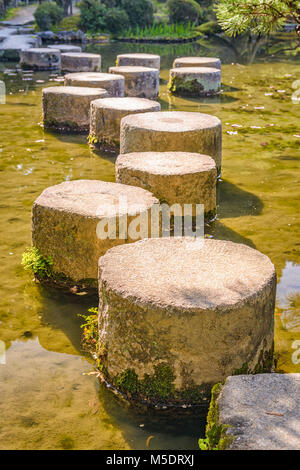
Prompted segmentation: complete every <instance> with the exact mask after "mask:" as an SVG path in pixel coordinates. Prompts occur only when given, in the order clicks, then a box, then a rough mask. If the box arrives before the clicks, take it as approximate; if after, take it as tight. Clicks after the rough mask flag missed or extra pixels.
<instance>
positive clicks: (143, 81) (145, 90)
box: [109, 65, 159, 100]
mask: <svg viewBox="0 0 300 470" xmlns="http://www.w3.org/2000/svg"><path fill="white" fill-rule="evenodd" d="M109 72H110V73H115V74H117V75H123V77H124V78H125V95H126V96H132V97H138V98H148V99H150V100H151V99H156V98H157V96H158V92H159V71H158V70H157V69H155V68H149V67H139V66H125V65H124V66H120V67H110V68H109Z"/></svg>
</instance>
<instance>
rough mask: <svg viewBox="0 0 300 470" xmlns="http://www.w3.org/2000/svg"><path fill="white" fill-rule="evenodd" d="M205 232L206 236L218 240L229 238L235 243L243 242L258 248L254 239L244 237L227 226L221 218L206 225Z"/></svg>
mask: <svg viewBox="0 0 300 470" xmlns="http://www.w3.org/2000/svg"><path fill="white" fill-rule="evenodd" d="M205 234H206V236H208V237H209V236H210V237H212V238H216V239H217V240H229V241H232V242H235V243H242V244H244V245H248V246H250V247H251V248H256V246H255V245H254V243H253V242H252V240H250V239H249V238H246V237H243V236H242V235H240V234H239V233H237V232H235V231H234V230H231V229H230V228H228V227H226V225H224V224H222V223H221V222H220V221H219V220H216V221H214V222H212V223H211V224H209V225H206V226H205Z"/></svg>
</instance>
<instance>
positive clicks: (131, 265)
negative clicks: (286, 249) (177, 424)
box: [99, 237, 276, 405]
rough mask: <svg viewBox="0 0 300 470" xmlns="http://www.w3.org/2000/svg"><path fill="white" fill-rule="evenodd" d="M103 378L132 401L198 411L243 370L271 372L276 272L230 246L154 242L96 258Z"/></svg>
mask: <svg viewBox="0 0 300 470" xmlns="http://www.w3.org/2000/svg"><path fill="white" fill-rule="evenodd" d="M99 294H100V303H99V335H100V336H99V355H100V361H101V364H102V370H103V375H104V378H105V379H106V380H107V381H108V382H109V383H111V384H113V385H114V386H115V387H116V388H117V389H118V390H119V391H121V392H123V393H124V394H127V395H128V397H131V398H133V399H136V400H141V401H148V402H150V403H160V404H163V403H165V404H167V405H172V404H174V403H175V404H178V403H179V404H183V405H188V404H195V403H199V402H202V400H203V399H205V398H207V397H208V396H209V393H210V389H211V387H212V386H213V384H215V383H216V382H219V381H222V380H224V379H225V378H226V377H227V376H229V375H231V374H233V373H234V372H235V371H238V370H239V369H241V368H243V367H245V366H244V364H247V369H248V370H249V372H251V371H260V370H267V371H269V370H270V368H271V365H272V354H273V321H274V320H273V319H274V316H273V315H274V305H275V294H276V273H275V268H274V266H273V264H272V263H271V261H270V259H269V258H268V257H267V256H265V255H263V254H261V253H260V252H258V251H257V250H254V249H253V248H249V247H248V246H246V245H241V244H237V243H232V242H229V241H224V240H210V239H192V238H188V237H186V238H180V237H179V238H151V239H147V240H141V241H139V242H136V243H132V244H129V245H126V246H118V247H114V248H112V249H111V250H109V251H108V252H107V253H106V254H105V255H104V256H103V257H102V258H100V260H99Z"/></svg>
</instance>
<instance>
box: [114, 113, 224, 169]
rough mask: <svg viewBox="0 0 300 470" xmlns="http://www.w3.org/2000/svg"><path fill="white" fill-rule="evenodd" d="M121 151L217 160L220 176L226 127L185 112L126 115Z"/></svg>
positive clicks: (216, 121)
mask: <svg viewBox="0 0 300 470" xmlns="http://www.w3.org/2000/svg"><path fill="white" fill-rule="evenodd" d="M120 151H121V153H132V152H161V151H164V152H169V151H172V152H191V153H201V154H204V155H209V156H210V157H212V158H213V159H214V160H215V162H216V166H217V171H218V174H219V173H220V171H221V159H222V124H221V121H220V120H219V119H218V118H217V117H215V116H210V115H208V114H202V113H193V112H184V111H164V112H160V113H146V114H139V115H135V116H126V117H125V118H123V119H122V121H121V133H120Z"/></svg>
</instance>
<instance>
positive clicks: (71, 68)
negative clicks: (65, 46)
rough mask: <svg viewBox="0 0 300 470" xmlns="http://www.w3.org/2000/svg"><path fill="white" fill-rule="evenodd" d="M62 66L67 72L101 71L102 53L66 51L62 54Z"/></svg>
mask: <svg viewBox="0 0 300 470" xmlns="http://www.w3.org/2000/svg"><path fill="white" fill-rule="evenodd" d="M61 68H62V70H64V71H66V72H100V71H101V55H99V54H88V53H87V52H66V53H63V54H62V55H61Z"/></svg>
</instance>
